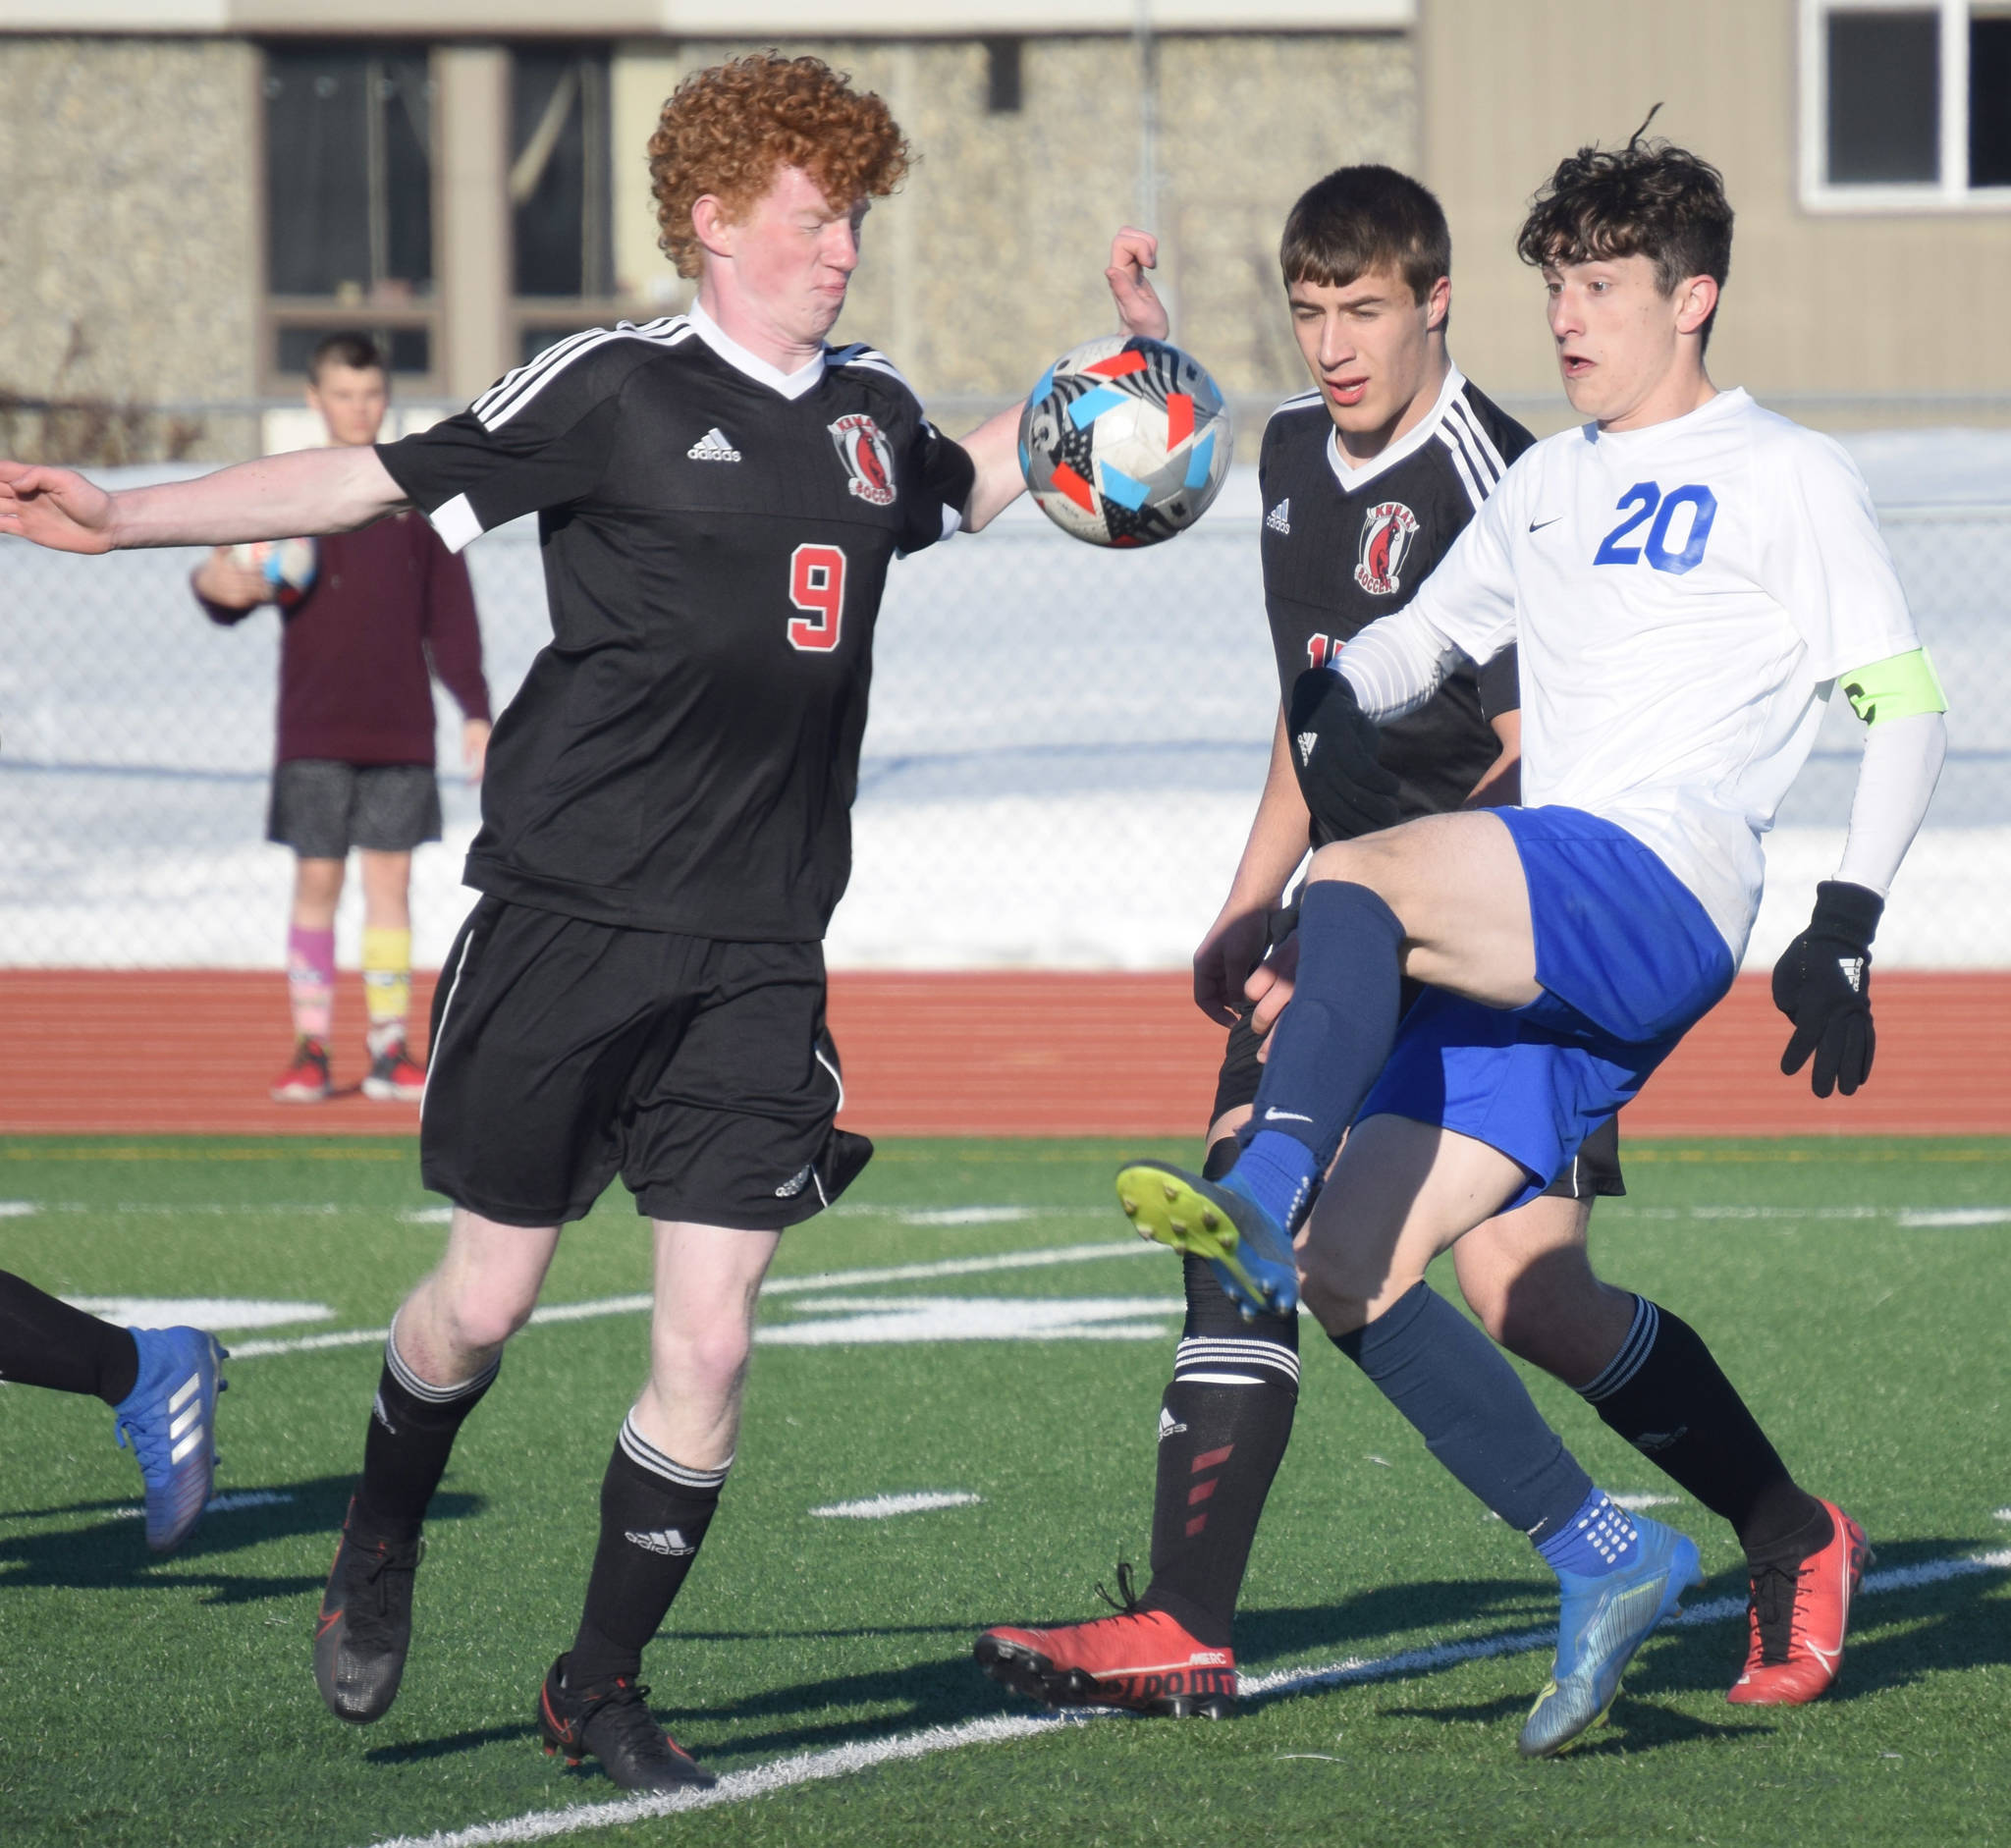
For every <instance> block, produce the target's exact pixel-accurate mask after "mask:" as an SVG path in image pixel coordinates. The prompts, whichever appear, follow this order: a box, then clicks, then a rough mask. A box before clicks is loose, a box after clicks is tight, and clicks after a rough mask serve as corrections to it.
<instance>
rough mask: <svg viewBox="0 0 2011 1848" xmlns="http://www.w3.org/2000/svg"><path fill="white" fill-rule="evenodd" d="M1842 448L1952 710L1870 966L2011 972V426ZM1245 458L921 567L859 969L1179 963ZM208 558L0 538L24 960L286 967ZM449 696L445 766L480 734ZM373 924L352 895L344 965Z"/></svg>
mask: <svg viewBox="0 0 2011 1848" xmlns="http://www.w3.org/2000/svg"><path fill="white" fill-rule="evenodd" d="M1846 441H1847V443H1848V444H1849V446H1850V447H1851V449H1852V451H1853V453H1854V454H1855V455H1856V456H1857V457H1858V459H1859V461H1860V463H1861V465H1862V466H1863V467H1864V468H1865V470H1866V473H1867V476H1868V478H1869V479H1870V480H1871V481H1872V483H1873V486H1874V490H1875V493H1876V494H1877V496H1878V498H1879V501H1880V504H1881V508H1882V510H1883V517H1884V521H1885V529H1886V535H1887V538H1888V541H1889V542H1890V543H1891V545H1892V548H1893V552H1894V556H1895V558H1896V559H1897V561H1898V563H1899V567H1900V571H1901V573H1902V576H1903V577H1904V578H1905V580H1906V582H1907V586H1908V591H1909V595H1910V596H1911V597H1912V599H1913V601H1914V604H1915V608H1916V611H1917V614H1918V615H1919V618H1920V622H1921V625H1922V629H1923V632H1924V634H1925V635H1926V636H1927V638H1928V640H1929V644H1930V646H1931V647H1932V648H1933V650H1934V654H1935V657H1936V660H1937V662H1938V663H1939V666H1940V669H1941V672H1942V676H1943V679H1944V680H1945V681H1946V683H1947V685H1948V689H1949V693H1950V698H1951V703H1952V706H1953V711H1952V713H1951V719H1950V730H1951V735H1952V737H1953V740H1954V746H1955V748H1954V752H1953V755H1952V756H1951V760H1950V765H1949V768H1948V770H1947V772H1946V773H1945V774H1944V777H1943V781H1942V788H1941V790H1940V792H1939V794H1938V796H1937V798H1936V803H1935V809H1934V813H1933V815H1932V817H1931V818H1930V822H1931V825H1930V827H1929V831H1928V833H1927V834H1926V835H1925V836H1924V837H1923V839H1922V841H1921V842H1920V843H1919V844H1918V845H1917V846H1916V848H1915V850H1914V853H1913V856H1912V857H1911V859H1910V860H1909V862H1908V865H1907V868H1906V870H1905V872H1904V873H1903V875H1902V877H1901V881H1900V884H1899V887H1898V889H1897V890H1896V891H1895V893H1894V895H1893V897H1892V901H1891V907H1890V909H1889V911H1888V912H1887V915H1886V919H1885V922H1884V925H1883V927H1882V929H1881V931H1880V933H1879V945H1878V951H1879V966H1880V967H1881V968H1892V967H1905V966H1914V967H2006V966H2011V700H2007V699H2006V697H2005V695H2004V694H2003V693H2002V692H2000V691H1999V688H2000V687H2001V686H2002V685H2003V681H2004V677H2003V675H2002V672H2001V656H2002V649H2001V646H2000V637H2001V635H2002V632H2003V625H2004V608H2005V605H2004V594H2005V586H2006V585H2007V584H2011V432H1994V431H1971V432H1949V431H1927V432H1921V431H1896V432H1879V433H1873V434H1870V435H1861V436H1852V437H1850V438H1847V439H1846ZM1252 447H1254V445H1253V444H1251V443H1249V442H1248V441H1246V445H1245V448H1246V453H1248V451H1249V450H1250V449H1251V448H1252ZM154 472H156V473H158V472H161V471H154ZM1254 476H1255V471H1254V470H1253V469H1248V468H1239V469H1237V470H1235V471H1234V472H1233V474H1232V477H1231V480H1230V483H1229V485H1228V487H1227V488H1226V489H1225V490H1224V494H1223V499H1222V501H1221V502H1220V503H1219V504H1218V507H1217V509H1216V510H1215V511H1214V512H1212V513H1211V514H1210V515H1209V516H1208V517H1207V519H1206V520H1205V521H1204V522H1203V523H1202V525H1201V526H1200V527H1199V528H1197V529H1196V531H1195V532H1193V533H1192V534H1190V535H1188V536H1186V537H1184V538H1183V539H1181V540H1180V541H1179V542H1178V543H1177V544H1175V545H1170V546H1166V547H1162V548H1158V549H1156V550H1154V551H1151V552H1147V553H1142V554H1129V555H1114V554H1110V553H1104V552H1098V551H1096V550H1094V549H1093V548H1090V547H1086V546H1081V545H1077V544H1074V543H1072V542H1071V541H1069V540H1067V539H1065V538H1063V537H1061V536H1060V534H1059V533H1057V532H1056V531H1055V530H1054V529H1053V528H1052V527H1050V526H1049V525H1048V523H1047V522H1046V520H1045V519H1044V518H1043V517H1042V516H1040V515H1039V513H1038V512H1037V511H1036V510H1034V509H1032V508H1031V507H1030V506H1027V505H1025V504H1022V505H1021V506H1019V507H1017V508H1015V509H1013V510H1010V511H1009V512H1008V514H1007V515H1006V516H1005V518H1004V519H1002V520H1001V522H1000V523H999V525H998V527H997V528H996V529H995V530H994V531H993V532H988V533H986V534H985V535H982V536H981V537H979V538H977V539H959V540H957V541H955V542H954V543H952V544H951V545H948V546H943V547H939V548H936V549H935V550H933V551H931V552H928V553H924V554H922V555H921V556H919V557H917V558H915V559H912V560H909V561H906V562H904V563H902V564H900V565H897V567H896V568H895V570H894V571H893V572H892V574H891V576H890V580H889V593H888V598H887V604H886V609H885V611H884V613H883V616H882V620H881V624H880V628H879V635H878V640H877V644H876V655H877V661H876V670H875V682H874V694H873V719H872V724H871V727H870V729H869V731H868V734H867V739H866V751H865V758H864V761H863V763H862V766H861V775H860V789H859V800H858V805H857V808H856V811H855V825H854V834H855V847H856V871H855V874H854V877H853V881H852V886H851V890H850V892H849V894H848V895H847V897H846V898H845V900H844V902H843V904H842V906H841V907H840V910H839V913H838V917H837V919H836V922H835V924H834V926H833V930H832V934H831V940H830V955H831V961H832V963H833V965H834V966H836V967H900V968H959V967H1014V966H1029V967H1064V968H1131V969H1139V968H1181V967H1184V966H1185V965H1186V963H1187V960H1188V957H1189V955H1190V954H1191V952H1192V950H1193V947H1194V944H1195V942H1196V941H1197V940H1198V938H1199V937H1200V935H1201V933H1202V932H1203V931H1204V930H1205V929H1206V927H1207V925H1208V924H1209V922H1210V921H1211V920H1212V918H1213V917H1214V915H1215V911H1216V907H1217V905H1218V904H1219V903H1220V901H1221V897H1222V896H1223V893H1224V892H1225V891H1226V889H1227V885H1228V880H1229V876H1230V874H1231V872H1232V870H1233V868H1234V865H1235V861H1236V856H1237V854H1238V852H1239V851H1240V848H1241V845H1242V841H1243V835H1244V830H1245V829H1246V827H1247V825H1248V821H1249V816H1250V812H1251V809H1252V806H1253V805H1254V802H1255V799H1256V795H1257V791H1258V789H1259V788H1260V787H1261V785H1262V783H1263V778H1264V770H1265V762H1266V754H1267V748H1268V741H1269V735H1270V730H1271V726H1272V722H1273V718H1274V715H1275V712H1276V699H1277V685H1276V680H1275V679H1274V677H1273V674H1272V669H1271V665H1270V660H1269V649H1268V643H1267V635H1266V630H1265V625H1264V620H1263V613H1262V593H1261V582H1260V578H1259V572H1258V565H1257V544H1256V538H1257V521H1258V519H1259V518H1260V517H1261V511H1262V510H1261V506H1260V502H1259V497H1258V493H1257V488H1256V484H1255V478H1254ZM1930 509H1931V510H1933V511H1929V510H1930ZM468 556H469V561H470V565H471V568H472V570H473V572H474V576H475V584H476V594H477V598H478V601H479V603H480V606H481V609H482V614H483V623H484V630H485V636H486V645H487V649H488V657H489V668H490V676H491V680H492V685H493V687H494V689H495V691H496V693H497V695H498V697H499V700H500V698H502V697H504V696H507V694H508V692H509V691H511V690H513V689H514V688H515V686H516V683H517V681H518V680H519V679H521V677H522V675H523V673H524V671H525V670H526V668H527V667H528V665H529V662H530V660H531V657H532V656H533V654H534V653H535V652H536V650H537V649H538V648H539V647H540V646H542V645H543V643H544V641H545V640H546V638H547V635H548V630H547V627H546V620H545V608H544V592H543V584H542V577H541V571H540V566H539V559H538V552H537V547H536V542H535V533H534V531H532V530H531V528H530V527H529V526H528V525H527V524H526V523H523V522H519V523H518V524H517V525H516V526H514V527H510V528H506V529H504V530H503V531H502V532H500V533H497V534H493V535H491V536H490V537H488V538H485V539H484V540H483V541H482V542H481V543H480V544H479V545H477V546H476V547H474V548H473V549H472V551H471V552H470V554H469V555H468ZM193 557H194V555H192V554H189V553H180V552H152V553H131V554H121V555H116V556H115V557H113V558H110V559H88V560H82V559H64V558H58V557H54V556H52V555H49V554H37V553H32V552H30V551H28V550H27V548H25V547H18V546H6V547H0V621H4V624H5V629H4V632H5V634H6V637H7V645H6V647H5V649H4V650H0V964H14V965H61V966H79V965H84V966H91V965H101V966H135V965H152V966H212V967H261V968H276V967H279V966H280V965H281V962H282V953H281V952H282V946H283V939H284V928H285V915H286V904H287V895H288V891H289V886H290V880H291V868H292V859H291V855H290V854H289V853H288V852H287V851H286V850H285V849H283V848H279V847H273V846H269V845H266V844H264V843H263V841H262V836H263V832H264V807H265V798H266V787H265V785H266V779H265V772H266V768H267V766H268V764H269V761H270V753H271V748H272V713H271V704H272V681H273V675H274V671H275V663H276V655H277V624H276V622H275V621H274V620H273V618H272V617H271V616H270V615H269V614H262V615H260V616H258V617H255V618H253V619H252V620H251V621H249V622H247V623H246V624H245V625H242V626H241V627H239V628H236V629H233V630H228V631H226V630H220V629H216V628H214V627H212V626H211V625H209V624H207V623H205V622H204V621H203V619H202V617H201V615H200V613H199V612H198V611H197V609H196V608H195V606H194V604H193V603H192V601H191V600H190V597H189V595H188V591H187V585H186V576H187V572H188V571H189V569H190V564H191V563H192V561H193ZM442 706H443V711H442V724H441V749H442V762H443V766H444V767H446V766H452V764H453V755H452V753H453V751H454V748H455V743H456V738H457V736H458V729H459V728H458V719H457V716H456V715H455V714H454V712H453V710H452V707H451V704H450V703H449V702H447V701H445V700H444V699H443V701H442ZM1855 732H1856V728H1855V725H1854V723H1853V722H1852V721H1851V720H1850V718H1849V716H1848V714H1847V713H1846V712H1844V711H1843V710H1842V709H1841V708H1840V707H1839V709H1838V710H1836V711H1834V712H1832V713H1831V715H1830V718H1829V721H1828V723H1827V724H1826V725H1825V728H1824V731H1823V734H1822V737H1821V741H1820V743H1819V747H1818V752H1817V756H1816V758H1815V759H1814V760H1813V761H1812V763H1811V766H1810V768H1809V770H1808V771H1807V772H1805V774H1804V777H1803V779H1802V781H1801V783H1800V784H1799V785H1798V786H1797V788H1796V789H1795V790H1794V792H1793V793H1792V794H1791V795H1790V797H1789V799H1788V802H1787V804H1786V806H1785V807H1784V809H1783V811H1782V815H1781V827H1780V829H1779V830H1778V832H1776V834H1775V835H1774V836H1773V837H1772V838H1771V840H1770V842H1769V846H1768V863H1769V869H1770V871H1769V890H1768V894H1767V898H1766V905H1765V907H1764V908H1763V911H1762V914H1761V919H1760V923H1759V926H1758V929H1757V930H1756V933H1755V938H1754V942H1753V946H1752V951H1751V953H1750V955H1749V966H1763V967H1764V966H1765V965H1766V963H1768V962H1770V961H1771V959H1772V957H1773V956H1774V955H1775V954H1776V953H1777V952H1778V951H1779V949H1780V947H1781V946H1782V945H1783V944H1784V943H1785V942H1786V941H1787V939H1788V937H1789V936H1791V935H1792V934H1793V932H1794V931H1795V930H1796V929H1798V928H1799V927H1800V924H1801V922H1802V920H1803V919H1804V918H1806V915H1807V909H1808V904H1809V901H1810V897H1811V894H1812V892H1813V889H1814V886H1815V884H1816V882H1817V881H1818V880H1819V879H1821V878H1822V877H1825V876H1826V875H1827V874H1828V872H1830V871H1831V870H1833V868H1834V864H1835V858H1836V851H1837V846H1838V843H1839V842H1840V840H1841V831H1842V828H1843V825H1844V823H1845V821H1846V819H1847V817H1848V813H1849V798H1850V789H1851V787H1852V783H1853V781H1854V777H1855V756H1856V748H1857V743H1856V737H1855V735H1854V734H1855ZM443 784H444V788H443V794H444V797H445V801H446V808H447V822H448V825H447V840H446V842H444V843H442V844H441V845H438V846H431V847H426V848H423V849H421V851H420V852H419V854H418V855H417V858H416V862H415V892H414V914H415V944H414V948H415V951H416V954H417V957H418V959H419V961H420V962H421V964H422V965H437V964H438V962H439V961H440V959H441V958H442V956H443V955H444V954H445V952H446V950H447V948H448V945H449V944H450V942H451V941H452V938H453V934H454V931H455V929H456V927H457V926H458V924H459V922H460V920H461V918H462V915H463V914H464V912H465V909H466V907H467V905H468V903H469V902H470V901H471V897H472V895H470V894H468V893H467V892H466V891H465V890H463V889H462V887H461V886H460V885H459V875H460V866H461V858H462V853H463V852H464V851H465V848H466V845H467V842H469V840H471V839H472V836H473V832H474V828H475V825H476V816H477V809H476V795H475V792H474V791H472V790H471V789H469V788H467V787H466V785H465V784H464V783H463V782H462V780H461V779H460V778H459V777H458V776H456V775H454V774H452V772H451V770H450V772H449V774H447V775H446V776H445V777H444V778H443ZM359 929H360V916H359V908H358V905H357V902H356V897H355V895H354V894H353V893H351V894H350V895H349V896H348V897H346V899H345V903H344V908H343V911H342V914H341V917H340V918H339V921H338V949H339V953H340V954H341V956H342V957H343V959H344V960H345V962H346V964H348V965H351V966H353V963H354V961H355V958H356V951H357V940H358V936H359Z"/></svg>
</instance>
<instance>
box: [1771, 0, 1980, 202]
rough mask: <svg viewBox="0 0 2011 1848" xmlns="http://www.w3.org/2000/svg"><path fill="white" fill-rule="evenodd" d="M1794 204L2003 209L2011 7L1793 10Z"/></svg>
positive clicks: (1950, 2) (1815, 4) (1962, 2)
mask: <svg viewBox="0 0 2011 1848" xmlns="http://www.w3.org/2000/svg"><path fill="white" fill-rule="evenodd" d="M1802 116H1803V133H1802V195H1803V199H1804V202H1805V203H1807V204H1809V205H1811V206H1813V207H1815V208H1816V209H1818V210H1832V211H1834V210H1842V211H1877V210H1895V211H1937V210H1974V209H1977V208H1984V209H1995V210H2003V209H2006V208H2007V207H2011V3H2007V0H1802Z"/></svg>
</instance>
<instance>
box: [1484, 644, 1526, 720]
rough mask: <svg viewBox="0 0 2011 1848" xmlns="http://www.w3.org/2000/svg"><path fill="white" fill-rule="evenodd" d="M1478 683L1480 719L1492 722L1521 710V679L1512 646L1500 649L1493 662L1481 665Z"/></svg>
mask: <svg viewBox="0 0 2011 1848" xmlns="http://www.w3.org/2000/svg"><path fill="white" fill-rule="evenodd" d="M1480 683H1481V715H1482V717H1484V718H1486V719H1489V720H1494V719H1498V718H1499V717H1500V716H1501V715H1502V714H1503V713H1504V712H1519V711H1520V710H1521V709H1522V683H1521V677H1520V675H1519V674H1518V672H1517V670H1516V665H1515V649H1514V646H1513V645H1512V644H1511V645H1510V646H1508V647H1506V648H1504V649H1502V650H1501V652H1500V653H1499V654H1497V655H1496V656H1495V658H1494V660H1492V661H1489V662H1486V663H1484V664H1483V666H1482V667H1481V669H1480Z"/></svg>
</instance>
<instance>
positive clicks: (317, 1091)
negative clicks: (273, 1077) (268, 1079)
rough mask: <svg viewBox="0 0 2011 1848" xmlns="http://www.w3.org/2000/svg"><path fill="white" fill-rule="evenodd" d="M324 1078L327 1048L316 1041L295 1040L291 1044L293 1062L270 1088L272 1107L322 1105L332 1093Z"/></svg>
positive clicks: (327, 1081) (326, 1065)
mask: <svg viewBox="0 0 2011 1848" xmlns="http://www.w3.org/2000/svg"><path fill="white" fill-rule="evenodd" d="M332 1088H333V1087H332V1085H331V1084H330V1082H329V1076H328V1048H327V1047H325V1046H323V1045H322V1044H321V1042H320V1041H319V1040H310V1039H305V1038H302V1039H299V1040H297V1041H296V1042H295V1043H294V1060H293V1063H292V1064H290V1065H289V1066H288V1067H287V1068H286V1070H284V1071H283V1072H281V1073H280V1075H279V1082H278V1083H277V1084H275V1085H274V1086H273V1087H272V1101H273V1102H274V1103H275V1104H325V1103H327V1102H328V1094H329V1092H330V1090H331V1089H332Z"/></svg>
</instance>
